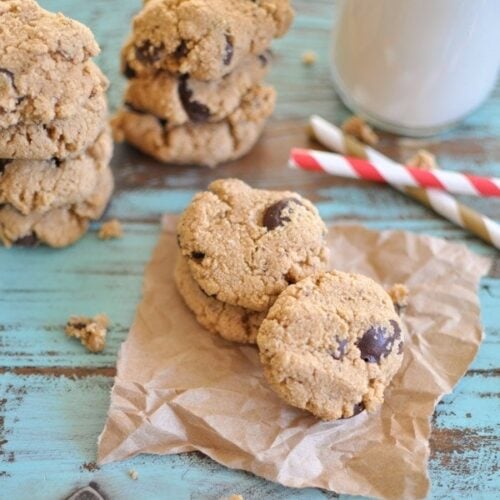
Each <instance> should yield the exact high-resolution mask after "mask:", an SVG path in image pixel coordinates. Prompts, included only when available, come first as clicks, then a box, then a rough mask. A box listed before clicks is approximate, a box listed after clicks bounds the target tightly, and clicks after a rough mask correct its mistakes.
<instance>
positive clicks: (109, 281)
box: [0, 0, 500, 500]
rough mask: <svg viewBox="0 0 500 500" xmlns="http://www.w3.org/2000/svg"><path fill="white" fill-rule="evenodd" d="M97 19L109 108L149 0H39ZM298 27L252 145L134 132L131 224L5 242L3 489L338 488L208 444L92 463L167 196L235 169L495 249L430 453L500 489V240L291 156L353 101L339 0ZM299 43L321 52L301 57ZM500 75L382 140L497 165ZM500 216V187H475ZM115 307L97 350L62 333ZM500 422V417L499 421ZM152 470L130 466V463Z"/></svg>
mask: <svg viewBox="0 0 500 500" xmlns="http://www.w3.org/2000/svg"><path fill="white" fill-rule="evenodd" d="M41 4H42V5H44V6H46V7H47V8H49V9H52V10H61V11H63V12H65V13H66V14H68V15H70V16H72V17H75V18H78V19H80V20H81V21H83V22H85V23H86V24H88V25H90V26H91V28H92V29H93V30H94V32H95V33H96V36H97V38H98V40H99V42H100V44H101V46H102V48H103V52H102V54H101V56H100V57H99V63H100V64H101V66H102V68H103V69H104V71H105V72H106V74H107V75H108V76H109V78H110V79H111V81H112V87H111V89H110V105H111V109H112V110H114V109H116V108H117V107H118V106H119V104H120V101H121V94H122V91H123V88H124V83H125V81H124V79H123V78H122V77H121V76H120V75H119V61H118V53H119V49H120V46H121V44H122V42H123V40H124V39H125V37H126V36H127V33H128V30H129V23H130V19H131V16H132V14H133V13H134V12H135V11H137V10H138V9H139V8H140V5H141V1H140V0H87V1H86V2H83V1H82V0H41ZM294 5H295V7H296V9H297V11H298V12H299V16H298V18H297V20H296V22H295V25H294V28H293V30H292V31H291V33H290V34H289V35H288V36H287V37H285V38H284V39H283V40H279V41H278V42H277V43H276V44H275V48H274V53H275V63H274V68H273V71H272V74H271V76H270V78H269V80H270V82H271V83H273V84H274V85H276V87H277V88H278V92H279V101H278V107H277V110H276V113H275V115H274V117H273V119H272V121H271V123H270V124H269V126H268V127H267V130H266V133H265V135H264V137H263V139H262V141H261V142H260V143H259V145H258V146H257V147H256V149H255V150H254V151H253V152H252V154H251V155H250V156H248V157H247V158H245V159H243V160H241V161H239V162H233V163H230V164H228V165H224V166H222V167H220V168H218V169H216V170H210V169H200V168H189V167H188V168H184V167H172V166H164V165H158V164H157V163H155V162H154V161H152V160H150V159H148V158H146V157H144V156H143V155H141V154H139V153H138V152H137V151H135V150H133V149H132V148H129V147H127V146H119V147H118V148H117V151H116V154H115V157H114V160H113V168H114V171H115V175H116V178H117V194H116V197H115V199H114V202H113V204H112V206H111V209H110V212H109V216H116V217H118V218H120V219H121V220H123V221H125V230H126V237H125V238H124V239H123V240H121V241H112V242H107V243H102V242H100V241H98V240H97V238H96V236H95V233H91V234H89V235H87V236H86V237H85V238H84V239H83V240H82V242H81V243H79V244H78V245H76V246H74V247H72V248H69V249H65V250H62V251H54V250H50V249H42V248H40V249H37V250H36V251H31V250H27V249H13V250H11V251H6V250H4V249H0V359H1V360H2V362H1V366H0V498H4V497H5V498H9V499H10V498H35V497H36V498H51V499H52V498H62V497H64V496H65V495H66V494H67V493H68V492H69V490H71V489H72V488H74V487H76V486H78V485H83V484H85V483H87V482H88V481H90V480H96V481H97V482H98V483H100V484H102V486H103V488H104V489H105V491H106V492H107V493H108V494H109V495H110V497H111V498H120V499H121V498H124V499H127V498H131V499H132V498H134V499H135V498H137V497H138V496H139V495H141V496H142V497H143V498H147V499H149V498H166V497H169V496H170V497H171V498H175V499H176V500H177V499H188V498H191V499H201V498H203V499H216V498H217V499H219V498H220V497H222V496H229V495H230V494H233V493H241V494H243V495H244V496H245V498H246V499H260V498H272V499H280V498H293V499H295V498H297V499H299V498H300V499H306V498H307V499H316V498H318V499H319V498H333V497H335V495H331V494H325V493H324V492H321V491H319V490H304V491H297V490H290V489H285V488H281V487H280V486H278V485H275V484H273V483H269V482H266V481H263V480H261V479H258V478H255V477H254V476H252V475H250V474H246V473H243V472H234V471H229V470H228V469H225V468H223V467H220V466H218V465H217V464H215V463H214V462H213V461H211V460H210V459H208V458H206V457H203V456H201V455H199V454H189V455H183V456H172V457H155V456H143V457H137V458H136V459H134V460H132V461H127V462H126V463H120V464H111V465H109V466H106V467H104V468H102V469H97V470H95V469H94V465H93V463H92V462H93V460H94V459H95V452H96V437H97V435H98V434H99V432H100V430H101V429H102V426H103V423H104V420H105V414H106V411H107V407H108V403H109V390H110V387H111V383H112V376H113V374H114V365H115V361H116V353H117V350H118V347H119V345H120V343H121V342H122V341H123V339H124V338H125V336H126V332H127V330H128V325H129V324H130V322H131V320H132V318H133V315H134V310H135V307H136V304H137V302H138V300H139V297H140V289H141V281H142V273H143V269H144V265H145V263H146V262H147V261H148V259H149V255H150V252H151V250H152V248H153V246H154V244H155V242H156V239H157V236H158V231H159V227H158V219H159V216H160V214H161V213H163V212H165V211H172V212H180V211H181V210H182V209H183V208H184V207H185V206H186V204H187V203H188V202H189V199H190V198H191V196H192V195H193V193H194V192H196V191H197V190H199V189H203V188H204V187H205V186H206V185H207V184H208V183H209V182H210V181H211V180H214V179H216V178H218V177H228V176H238V177H240V178H242V179H243V180H246V181H248V182H250V183H252V184H253V185H255V186H262V187H269V188H291V189H295V190H298V191H300V192H301V193H303V194H304V195H305V196H308V197H310V198H311V199H313V200H314V201H315V202H316V203H317V205H318V207H319V209H320V211H321V214H322V215H323V216H324V217H325V219H327V220H328V221H329V222H331V221H339V222H343V221H358V222H363V223H365V224H367V225H368V226H369V227H371V228H374V229H386V228H389V229H406V230H411V231H415V232H419V233H425V234H431V235H435V236H441V237H446V238H448V239H451V240H454V241H462V242H465V243H467V245H468V246H469V247H470V248H471V249H472V250H474V251H476V252H478V253H481V254H484V255H489V256H491V257H493V258H494V259H495V266H494V268H493V269H492V271H491V272H490V274H489V277H487V278H485V279H484V280H483V281H482V283H481V290H480V299H481V308H482V319H483V323H484V326H485V330H486V339H485V342H484V343H483V346H482V348H481V350H480V353H479V355H478V357H477V359H476V360H475V362H474V364H473V367H472V369H471V370H470V371H469V372H468V374H467V376H466V377H464V379H463V380H462V381H461V382H460V384H459V386H458V387H457V389H456V390H455V391H454V393H453V394H452V395H449V396H446V397H445V398H444V399H443V401H442V402H441V403H440V405H439V406H438V409H437V412H436V415H435V418H434V427H435V431H434V434H433V438H432V442H431V445H432V449H433V452H432V459H431V463H430V468H431V477H432V480H433V490H432V497H434V498H463V497H465V496H466V495H468V496H470V497H471V498H493V497H495V496H498V491H500V477H499V471H498V469H497V468H496V462H497V461H498V460H497V458H498V451H499V450H498V444H497V443H496V441H495V439H494V438H495V434H496V430H495V429H497V428H498V423H499V417H498V415H499V414H500V412H499V410H500V408H499V405H498V377H499V375H500V373H499V370H498V353H499V351H500V348H499V343H500V326H499V325H500V311H499V307H498V304H499V299H500V258H499V254H498V252H496V251H494V250H492V249H490V248H488V247H487V246H486V245H484V244H483V243H481V242H479V241H478V240H477V239H475V238H473V237H471V236H470V235H467V234H466V233H464V232H463V231H461V230H460V229H458V228H455V227H454V226H452V225H451V224H450V223H448V222H446V221H443V220H442V219H440V218H439V217H436V216H435V215H434V214H432V213H431V212H429V211H428V210H426V209H424V208H422V207H420V206H419V205H418V204H416V203H414V202H412V201H410V200H407V199H405V198H404V197H402V196H401V195H399V194H397V193H394V192H393V191H391V190H390V189H388V188H386V187H382V186H374V185H371V184H367V183H356V182H354V181H346V180H340V179H333V178H327V177H326V176H324V175H320V174H318V175H311V174H306V173H303V172H295V171H290V170H289V169H287V167H286V160H287V153H288V149H289V148H290V147H291V146H300V145H308V144H311V143H310V142H309V140H308V137H307V134H306V130H305V125H306V123H307V117H308V116H309V115H310V114H311V113H320V114H322V115H323V116H325V117H326V118H327V119H330V120H333V121H335V122H336V123H340V122H341V121H342V120H343V119H344V118H345V117H346V116H348V114H349V113H348V111H347V110H346V109H345V108H344V106H343V105H342V104H341V103H340V101H339V100H338V98H337V97H336V96H335V93H334V90H333V88H332V85H331V83H330V70H329V65H328V45H329V39H330V35H329V32H330V26H331V23H332V18H333V13H334V9H333V2H332V1H331V0H314V1H311V0H295V1H294ZM303 50H314V51H316V52H317V54H318V62H317V64H315V65H314V66H311V67H305V66H303V65H302V64H301V53H302V51H303ZM499 117H500V87H498V88H497V89H496V90H495V92H494V94H493V96H492V97H491V99H490V100H489V101H488V102H487V103H486V104H485V105H484V106H482V107H481V108H480V109H479V110H478V111H477V112H475V113H474V114H472V115H471V116H470V117H468V118H467V119H466V120H465V121H464V122H463V123H462V124H461V125H460V127H458V128H456V129H455V130H453V131H450V132H449V133H446V134H442V135H440V136H439V137H436V138H432V139H425V140H408V139H400V138H396V137H394V136H391V135H390V134H382V143H381V146H380V148H381V149H382V150H383V151H384V152H386V153H387V154H389V155H391V156H393V157H394V158H398V159H404V158H406V157H408V156H410V155H411V154H413V152H415V151H416V150H417V149H418V148H421V147H428V148H429V149H430V150H431V151H433V152H434V153H435V154H437V156H438V159H439V161H440V163H441V165H442V166H443V167H445V168H450V169H456V170H469V171H475V172H481V173H486V172H488V173H490V174H493V175H500V145H499V142H498V137H499V136H500V118H499ZM467 202H468V203H470V204H472V205H473V206H474V207H475V208H477V209H478V210H481V211H483V212H484V213H487V214H488V215H490V216H492V217H496V218H498V217H499V215H500V205H499V203H498V201H496V200H467ZM100 311H105V312H106V313H108V314H109V315H110V317H111V319H112V320H113V323H114V325H113V329H112V331H111V335H110V339H109V344H108V347H107V348H106V350H105V352H104V353H102V354H101V355H91V354H89V353H87V352H86V351H85V349H84V348H83V347H82V346H81V345H80V344H79V343H78V342H76V341H75V340H73V339H68V338H66V337H65V336H64V334H63V333H62V328H63V325H64V322H65V321H66V319H67V317H68V316H69V315H70V314H75V313H78V314H95V313H97V312H100ZM495 426H496V427H495ZM130 468H135V469H136V470H137V471H138V473H139V475H140V477H139V480H138V481H137V482H134V481H132V480H131V479H130V478H129V477H128V475H127V471H128V470H129V469H130Z"/></svg>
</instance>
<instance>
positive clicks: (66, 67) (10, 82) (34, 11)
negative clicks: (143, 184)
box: [0, 0, 106, 127]
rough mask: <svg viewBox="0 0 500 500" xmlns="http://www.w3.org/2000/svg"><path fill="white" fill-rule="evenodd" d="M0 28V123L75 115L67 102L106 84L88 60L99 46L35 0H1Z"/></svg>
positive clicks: (77, 25)
mask: <svg viewBox="0 0 500 500" xmlns="http://www.w3.org/2000/svg"><path fill="white" fill-rule="evenodd" d="M0 27H1V36H0V127H10V126H13V125H16V124H17V123H19V122H21V121H22V122H25V123H38V122H43V123H47V122H49V121H51V120H55V119H57V118H66V117H68V116H71V115H72V114H74V108H73V106H72V102H71V101H79V102H83V100H84V99H85V96H89V95H90V94H91V93H92V92H94V93H95V92H99V91H100V90H102V89H103V88H104V87H105V86H106V80H105V79H104V77H103V75H102V74H101V72H100V71H99V70H98V69H97V67H95V66H94V65H89V64H87V61H88V59H90V57H92V56H95V55H97V54H98V52H99V47H98V45H97V43H96V41H95V39H94V36H93V35H92V33H91V32H90V30H89V29H88V28H86V27H85V26H83V25H82V24H80V23H78V22H76V21H73V20H71V19H68V18H66V17H64V16H63V15H62V14H53V13H50V12H47V11H46V10H43V9H42V8H41V7H39V5H38V4H37V3H36V2H35V1H33V0H4V1H2V2H0ZM72 95H73V97H72Z"/></svg>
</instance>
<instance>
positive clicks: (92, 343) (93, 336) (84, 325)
mask: <svg viewBox="0 0 500 500" xmlns="http://www.w3.org/2000/svg"><path fill="white" fill-rule="evenodd" d="M108 326H109V318H108V317H107V316H106V315H105V314H98V315H97V316H94V317H93V318H88V317H85V316H71V318H69V320H68V323H67V324H66V328H65V332H66V335H68V336H69V337H75V338H77V339H80V342H81V343H82V344H83V345H84V346H85V347H86V348H87V349H88V350H89V351H91V352H101V351H102V350H103V349H104V347H105V346H106V333H107V329H108Z"/></svg>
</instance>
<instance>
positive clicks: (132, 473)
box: [128, 469, 139, 481]
mask: <svg viewBox="0 0 500 500" xmlns="http://www.w3.org/2000/svg"><path fill="white" fill-rule="evenodd" d="M128 475H129V476H130V479H133V480H134V481H137V479H139V474H138V473H137V471H136V470H135V469H130V470H129V471H128Z"/></svg>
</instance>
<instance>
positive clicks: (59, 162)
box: [51, 156, 63, 168]
mask: <svg viewBox="0 0 500 500" xmlns="http://www.w3.org/2000/svg"><path fill="white" fill-rule="evenodd" d="M51 161H52V163H53V164H54V165H55V166H56V168H59V167H60V166H61V165H62V162H63V160H60V159H59V158H56V157H55V156H54V157H53V158H52V159H51Z"/></svg>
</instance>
